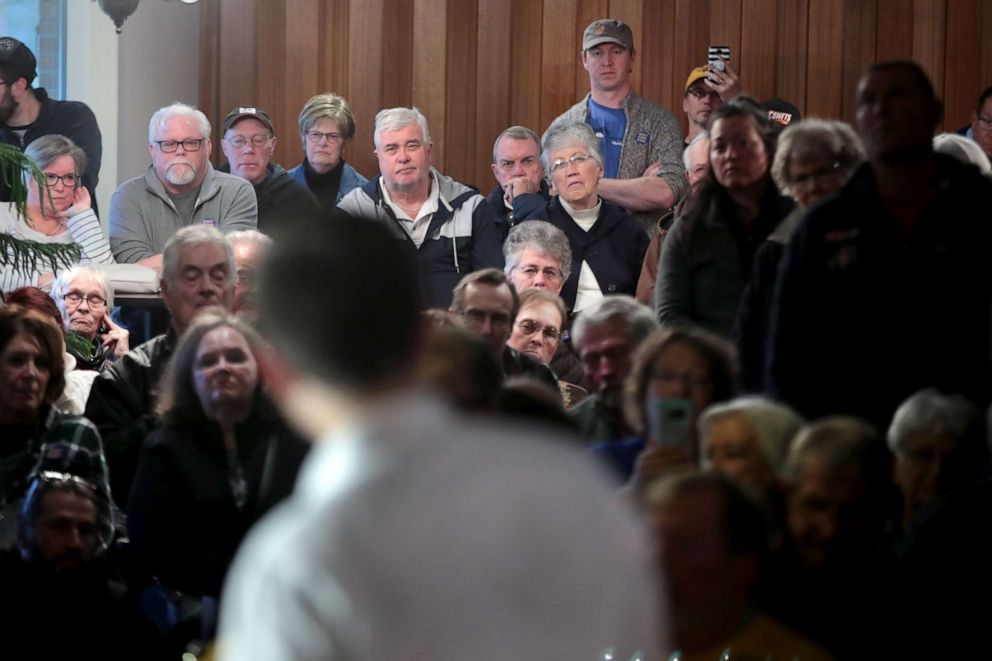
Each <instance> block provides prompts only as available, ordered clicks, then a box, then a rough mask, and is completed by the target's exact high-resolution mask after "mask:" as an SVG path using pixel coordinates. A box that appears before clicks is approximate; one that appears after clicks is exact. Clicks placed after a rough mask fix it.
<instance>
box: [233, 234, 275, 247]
mask: <svg viewBox="0 0 992 661" xmlns="http://www.w3.org/2000/svg"><path fill="white" fill-rule="evenodd" d="M226 238H227V241H228V243H230V244H231V246H232V247H233V246H234V245H235V244H238V243H248V244H251V245H256V246H259V247H260V248H265V247H266V246H270V245H272V237H270V236H269V235H268V234H263V233H262V232H259V231H258V230H238V231H237V232H231V233H230V234H227V235H226Z"/></svg>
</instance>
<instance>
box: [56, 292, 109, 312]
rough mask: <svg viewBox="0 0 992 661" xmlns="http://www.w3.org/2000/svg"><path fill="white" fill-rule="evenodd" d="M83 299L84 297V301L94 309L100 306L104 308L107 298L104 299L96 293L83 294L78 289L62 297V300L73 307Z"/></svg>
mask: <svg viewBox="0 0 992 661" xmlns="http://www.w3.org/2000/svg"><path fill="white" fill-rule="evenodd" d="M83 299H85V300H86V303H87V304H88V305H89V306H90V307H91V308H93V309H94V310H98V309H100V308H104V307H106V306H107V299H105V298H104V297H103V296H98V295H96V294H88V295H87V296H83V295H82V294H80V293H79V292H78V291H71V292H69V293H68V294H66V295H65V296H63V297H62V300H63V301H65V302H66V303H67V304H68V305H72V306H73V307H75V306H77V305H79V304H80V303H82V302H83Z"/></svg>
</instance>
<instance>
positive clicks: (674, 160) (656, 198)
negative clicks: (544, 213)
mask: <svg viewBox="0 0 992 661" xmlns="http://www.w3.org/2000/svg"><path fill="white" fill-rule="evenodd" d="M635 57H636V52H635V51H634V35H633V33H632V32H631V30H630V26H629V25H627V24H626V23H624V22H623V21H619V20H616V19H600V20H598V21H594V22H593V23H592V24H590V25H589V27H587V28H586V31H585V33H584V34H583V36H582V66H583V68H585V70H586V71H587V72H588V73H589V87H590V93H589V94H588V95H587V96H586V97H585V98H584V99H582V100H581V101H579V102H578V103H576V104H575V105H574V106H572V107H571V108H569V109H568V110H567V111H565V113H564V114H562V115H561V116H560V117H558V118H557V119H556V120H555V121H554V122H552V126H558V125H562V124H570V123H575V122H586V123H587V124H589V126H591V127H592V129H593V130H594V131H595V132H596V136H597V137H598V138H599V139H600V143H601V146H602V148H603V155H604V158H605V163H604V167H605V175H604V178H603V179H602V180H600V182H599V194H600V195H601V196H602V197H604V198H605V199H607V200H609V201H611V202H614V203H616V204H619V205H620V206H622V207H624V208H626V209H627V210H628V211H630V212H631V213H636V215H637V216H638V217H639V218H640V220H641V222H642V223H644V227H645V229H647V230H648V231H649V232H653V231H656V225H655V221H656V220H657V218H658V216H659V215H661V213H662V212H663V211H664V210H665V209H668V208H670V207H672V206H674V205H675V203H676V202H678V200H679V198H680V197H681V196H682V194H683V193H684V192H685V191H686V189H687V188H688V184H687V183H686V181H685V177H684V176H683V174H682V163H681V155H682V144H683V143H682V129H681V128H680V127H679V123H678V120H677V119H676V118H675V116H674V115H672V113H670V112H668V111H667V110H664V109H662V108H660V107H658V106H656V105H655V104H653V103H651V102H650V101H646V100H645V99H642V98H641V97H639V96H638V95H637V94H635V93H634V91H633V89H631V82H630V74H631V71H632V67H633V64H634V59H635ZM649 168H650V170H649Z"/></svg>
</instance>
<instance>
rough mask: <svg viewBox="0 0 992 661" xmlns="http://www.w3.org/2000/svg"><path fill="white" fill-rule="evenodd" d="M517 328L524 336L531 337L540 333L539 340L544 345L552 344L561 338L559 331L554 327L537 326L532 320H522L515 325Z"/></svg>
mask: <svg viewBox="0 0 992 661" xmlns="http://www.w3.org/2000/svg"><path fill="white" fill-rule="evenodd" d="M517 328H519V329H520V332H521V333H523V334H524V335H533V334H534V333H538V332H540V333H541V338H542V339H543V340H544V342H545V343H546V344H554V343H555V342H557V341H558V338H559V337H561V331H559V330H558V329H557V328H555V327H554V326H545V325H543V324H539V323H537V322H536V321H534V320H533V319H523V320H521V321H520V322H519V323H518V324H517Z"/></svg>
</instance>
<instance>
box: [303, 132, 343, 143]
mask: <svg viewBox="0 0 992 661" xmlns="http://www.w3.org/2000/svg"><path fill="white" fill-rule="evenodd" d="M343 137H344V136H342V135H341V134H340V133H335V132H333V131H332V132H331V133H324V132H323V131H307V141H309V142H312V143H314V144H315V145H316V144H319V143H320V141H321V140H327V141H328V142H329V143H331V144H332V145H336V144H338V143H339V142H341V140H342V138H343Z"/></svg>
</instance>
